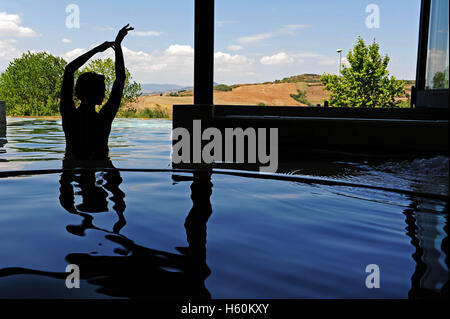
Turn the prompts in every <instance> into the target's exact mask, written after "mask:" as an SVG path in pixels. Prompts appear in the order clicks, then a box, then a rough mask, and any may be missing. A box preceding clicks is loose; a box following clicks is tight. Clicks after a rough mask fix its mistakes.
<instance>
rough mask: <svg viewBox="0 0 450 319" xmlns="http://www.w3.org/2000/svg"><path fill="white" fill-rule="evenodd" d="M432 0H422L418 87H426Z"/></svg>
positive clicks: (417, 74) (420, 88)
mask: <svg viewBox="0 0 450 319" xmlns="http://www.w3.org/2000/svg"><path fill="white" fill-rule="evenodd" d="M430 10H431V0H422V4H421V8H420V27H419V49H418V53H417V70H416V89H417V90H424V89H425V76H426V71H427V53H428V33H429V32H430Z"/></svg>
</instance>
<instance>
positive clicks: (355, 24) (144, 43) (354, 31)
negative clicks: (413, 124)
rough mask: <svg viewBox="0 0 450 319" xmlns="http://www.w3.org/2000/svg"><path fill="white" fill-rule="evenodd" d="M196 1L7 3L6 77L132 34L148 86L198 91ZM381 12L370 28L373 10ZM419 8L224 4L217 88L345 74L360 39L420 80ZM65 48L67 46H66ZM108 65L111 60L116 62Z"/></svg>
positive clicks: (399, 73)
mask: <svg viewBox="0 0 450 319" xmlns="http://www.w3.org/2000/svg"><path fill="white" fill-rule="evenodd" d="M71 3H73V4H76V5H77V6H78V7H79V9H80V28H67V26H66V18H67V16H68V15H69V13H66V6H67V5H69V4H71ZM193 4H194V1H193V0H166V1H152V0H148V1H143V0H139V1H138V0H128V1H111V0H110V1H106V0H90V1H85V0H78V1H76V0H72V1H61V0H58V1H56V0H40V1H32V0H15V1H4V0H0V70H4V69H5V68H6V66H7V65H8V62H9V61H10V60H11V59H12V58H14V57H17V56H20V55H21V53H22V52H24V51H27V50H32V51H48V52H50V53H52V54H54V55H59V56H62V57H64V58H65V59H66V60H68V61H70V60H71V59H73V58H74V57H76V56H77V55H79V54H81V53H82V52H85V50H87V49H89V48H91V47H92V46H93V45H95V44H99V43H101V42H103V41H106V40H113V39H114V37H115V34H116V32H117V30H118V29H119V28H120V27H121V26H123V25H124V24H127V23H131V24H132V26H134V27H135V29H136V30H135V31H136V32H135V35H133V36H132V35H130V36H129V37H128V38H127V39H125V41H124V44H123V45H124V47H125V48H124V52H125V59H126V64H127V67H128V68H129V69H130V71H131V72H132V75H133V77H134V78H135V79H136V80H137V81H139V82H142V83H174V84H180V85H192V81H193V45H194V37H193V23H194V16H193V10H194V6H193ZM370 4H375V5H377V6H378V8H379V13H380V20H379V28H368V27H367V26H366V18H367V17H368V16H369V15H370V13H367V12H366V8H367V6H368V5H370ZM419 7H420V1H419V0H395V1H392V0H370V1H365V0H345V1H337V0H316V1H307V0H301V1H300V0H297V1H295V0H270V1H269V0H245V1H244V0H216V15H215V19H216V30H215V35H216V40H215V57H216V67H215V80H216V82H220V83H227V84H232V83H248V82H263V81H272V80H275V79H281V78H283V77H287V76H291V75H296V74H301V73H318V74H322V73H323V72H330V73H337V72H338V69H339V59H338V55H337V53H336V49H338V48H342V49H343V50H344V56H345V55H346V54H347V52H348V50H349V49H350V48H351V47H352V46H353V44H354V42H355V40H356V38H357V37H358V36H359V35H361V36H362V37H363V38H364V39H365V40H367V41H372V40H373V39H374V38H376V40H377V41H378V42H379V43H380V46H381V50H382V52H384V53H388V54H389V56H390V57H391V63H390V70H391V74H392V75H395V76H396V77H398V78H402V79H414V77H415V68H416V54H417V38H418V25H419V9H420V8H419ZM63 39H64V41H63ZM104 56H112V52H108V53H106V54H105V55H102V56H101V57H104Z"/></svg>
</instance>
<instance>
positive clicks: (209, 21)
mask: <svg viewBox="0 0 450 319" xmlns="http://www.w3.org/2000/svg"><path fill="white" fill-rule="evenodd" d="M194 10H195V22H194V24H195V27H194V29H195V30H194V33H195V34H194V50H195V53H194V104H204V105H212V104H213V90H214V87H213V86H214V84H213V83H214V0H195V9H194Z"/></svg>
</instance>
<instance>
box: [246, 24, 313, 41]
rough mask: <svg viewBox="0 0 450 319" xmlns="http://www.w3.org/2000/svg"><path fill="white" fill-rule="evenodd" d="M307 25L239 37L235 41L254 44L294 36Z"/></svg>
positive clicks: (284, 27)
mask: <svg viewBox="0 0 450 319" xmlns="http://www.w3.org/2000/svg"><path fill="white" fill-rule="evenodd" d="M306 27H307V25H305V24H290V25H285V26H283V27H281V28H279V29H277V30H274V31H270V32H266V33H259V34H254V35H250V36H245V37H240V38H238V39H237V41H238V42H239V43H255V42H259V41H262V40H265V39H269V38H273V37H276V36H280V35H286V34H288V35H294V34H295V31H296V30H299V29H303V28H306Z"/></svg>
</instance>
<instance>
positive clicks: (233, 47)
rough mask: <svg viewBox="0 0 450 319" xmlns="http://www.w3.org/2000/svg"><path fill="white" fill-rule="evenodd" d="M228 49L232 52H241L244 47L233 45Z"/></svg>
mask: <svg viewBox="0 0 450 319" xmlns="http://www.w3.org/2000/svg"><path fill="white" fill-rule="evenodd" d="M227 49H228V50H230V51H240V50H244V47H243V46H242V45H237V44H232V45H229V46H228V48H227Z"/></svg>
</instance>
